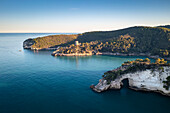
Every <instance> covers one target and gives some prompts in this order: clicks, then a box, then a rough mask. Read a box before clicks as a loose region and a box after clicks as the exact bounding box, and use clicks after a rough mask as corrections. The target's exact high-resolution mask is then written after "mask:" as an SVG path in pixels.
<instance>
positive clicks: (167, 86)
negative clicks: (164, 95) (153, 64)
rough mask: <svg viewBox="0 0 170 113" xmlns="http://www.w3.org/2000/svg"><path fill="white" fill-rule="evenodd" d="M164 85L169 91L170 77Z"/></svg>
mask: <svg viewBox="0 0 170 113" xmlns="http://www.w3.org/2000/svg"><path fill="white" fill-rule="evenodd" d="M163 83H164V86H163V87H164V88H165V89H166V90H169V88H170V76H168V77H167V78H166V81H163Z"/></svg>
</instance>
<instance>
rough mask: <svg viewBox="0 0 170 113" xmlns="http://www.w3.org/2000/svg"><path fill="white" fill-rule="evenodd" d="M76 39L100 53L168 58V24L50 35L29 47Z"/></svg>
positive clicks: (169, 31)
mask: <svg viewBox="0 0 170 113" xmlns="http://www.w3.org/2000/svg"><path fill="white" fill-rule="evenodd" d="M75 40H77V41H79V42H80V43H82V44H84V43H86V44H87V43H88V45H89V46H88V47H87V48H89V49H91V50H96V51H99V52H112V53H115V52H120V53H151V55H159V56H160V57H170V54H169V52H170V29H169V27H168V26H158V27H142V26H138V27H130V28H126V29H121V30H115V31H96V32H86V33H83V34H78V35H51V36H47V37H39V38H36V39H34V41H35V44H34V45H32V47H33V48H48V47H57V46H62V47H64V46H70V45H71V44H74V41H75ZM92 43H93V44H92Z"/></svg>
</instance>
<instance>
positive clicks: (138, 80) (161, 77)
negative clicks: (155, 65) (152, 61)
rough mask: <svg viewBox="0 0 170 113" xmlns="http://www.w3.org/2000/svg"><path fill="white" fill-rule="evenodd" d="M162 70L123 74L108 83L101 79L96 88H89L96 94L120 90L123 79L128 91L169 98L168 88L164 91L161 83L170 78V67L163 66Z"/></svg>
mask: <svg viewBox="0 0 170 113" xmlns="http://www.w3.org/2000/svg"><path fill="white" fill-rule="evenodd" d="M163 68H164V72H160V71H159V70H155V71H153V70H151V69H147V70H145V71H139V72H135V73H128V74H123V75H121V76H119V77H117V78H116V79H115V80H114V81H111V82H110V83H108V82H107V80H105V79H104V78H103V79H100V80H99V83H98V84H97V85H96V86H94V85H93V86H91V88H92V89H93V90H94V91H96V92H102V91H106V90H109V89H121V87H122V85H123V82H122V81H123V80H124V79H128V82H129V88H130V89H134V90H136V91H138V90H142V91H153V92H159V93H161V94H163V95H167V96H170V88H169V89H168V90H167V89H165V88H164V83H163V81H165V80H166V78H167V77H168V76H170V72H169V70H170V67H167V66H165V67H163Z"/></svg>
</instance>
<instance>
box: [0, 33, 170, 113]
mask: <svg viewBox="0 0 170 113" xmlns="http://www.w3.org/2000/svg"><path fill="white" fill-rule="evenodd" d="M44 35H49V34H45V33H44V34H37V33H32V34H30V33H22V34H14V33H12V34H0V113H170V98H169V97H166V96H162V95H160V94H157V93H148V92H136V91H133V90H130V89H128V88H122V89H121V90H116V91H115V90H110V91H106V92H103V93H95V92H93V91H92V90H91V89H90V88H89V86H90V85H91V84H97V83H98V80H99V79H100V78H101V76H102V74H103V73H104V72H105V71H108V70H111V69H113V68H116V67H118V66H120V65H121V63H123V62H124V61H127V60H134V59H136V58H144V57H113V56H88V57H53V56H51V55H50V54H51V52H52V51H39V52H34V51H30V50H23V48H22V43H23V41H24V40H25V39H27V38H30V37H38V36H44ZM19 50H22V51H21V52H19Z"/></svg>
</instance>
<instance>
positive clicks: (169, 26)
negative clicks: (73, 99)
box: [157, 25, 170, 29]
mask: <svg viewBox="0 0 170 113" xmlns="http://www.w3.org/2000/svg"><path fill="white" fill-rule="evenodd" d="M157 27H163V28H168V29H170V25H165V26H157Z"/></svg>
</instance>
